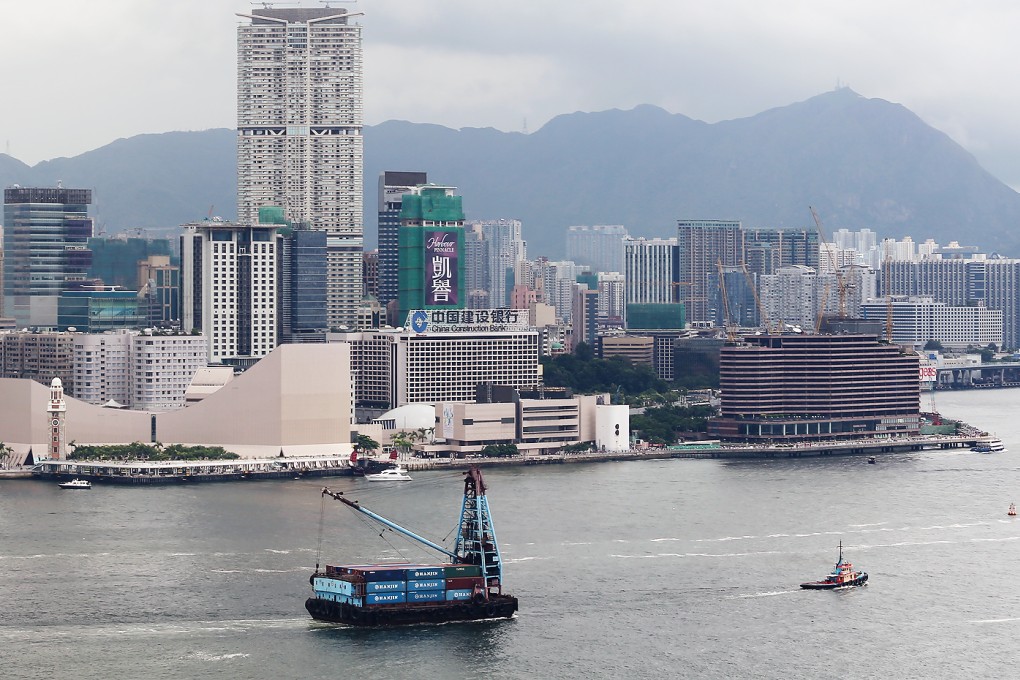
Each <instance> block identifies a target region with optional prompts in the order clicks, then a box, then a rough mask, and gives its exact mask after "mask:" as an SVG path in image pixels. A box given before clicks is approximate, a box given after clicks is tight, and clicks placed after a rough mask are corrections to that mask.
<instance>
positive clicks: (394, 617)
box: [305, 595, 517, 626]
mask: <svg viewBox="0 0 1020 680" xmlns="http://www.w3.org/2000/svg"><path fill="white" fill-rule="evenodd" d="M305 609H307V610H308V613H309V614H311V615H312V618H313V619H317V620H319V621H329V622H330V623H346V624H349V625H352V626H403V625H409V624H415V623H449V622H452V621H478V620H482V619H508V618H510V617H512V616H513V615H514V612H516V611H517V598H516V597H512V596H510V595H491V596H490V597H489V600H488V601H487V602H477V603H475V602H451V603H444V604H435V605H431V606H407V605H384V606H378V607H355V606H354V605H351V604H348V603H341V602H333V601H331V600H323V599H320V598H317V597H310V598H308V599H307V600H306V601H305Z"/></svg>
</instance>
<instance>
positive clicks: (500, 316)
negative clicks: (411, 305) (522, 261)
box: [407, 307, 529, 333]
mask: <svg viewBox="0 0 1020 680" xmlns="http://www.w3.org/2000/svg"><path fill="white" fill-rule="evenodd" d="M407 319H408V324H409V325H410V327H411V330H412V331H414V332H415V333H429V332H431V333H478V332H484V331H526V330H528V329H529V323H528V310H526V309H509V308H506V307H503V308H498V309H415V310H411V312H410V313H409V314H408V315H407Z"/></svg>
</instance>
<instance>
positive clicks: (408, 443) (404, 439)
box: [392, 430, 414, 455]
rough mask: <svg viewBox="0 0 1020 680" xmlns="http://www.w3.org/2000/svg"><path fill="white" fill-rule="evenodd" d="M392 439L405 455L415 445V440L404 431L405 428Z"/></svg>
mask: <svg viewBox="0 0 1020 680" xmlns="http://www.w3.org/2000/svg"><path fill="white" fill-rule="evenodd" d="M392 440H393V445H394V446H396V447H397V449H398V450H399V451H400V452H401V453H403V454H405V455H406V454H407V453H409V452H410V451H411V448H412V447H413V445H414V441H413V439H412V438H411V435H410V434H408V433H407V432H404V431H403V430H401V431H400V432H398V433H396V434H395V435H393V438H392Z"/></svg>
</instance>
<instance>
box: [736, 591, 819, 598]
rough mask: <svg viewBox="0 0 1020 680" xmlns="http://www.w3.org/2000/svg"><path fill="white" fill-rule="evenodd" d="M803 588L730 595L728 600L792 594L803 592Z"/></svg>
mask: <svg viewBox="0 0 1020 680" xmlns="http://www.w3.org/2000/svg"><path fill="white" fill-rule="evenodd" d="M801 592H803V591H802V590H773V591H769V592H765V593H745V594H743V595H730V596H728V597H726V598H725V599H727V600H749V599H752V598H757V597H775V596H776V595H792V594H794V593H801Z"/></svg>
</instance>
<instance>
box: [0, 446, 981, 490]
mask: <svg viewBox="0 0 1020 680" xmlns="http://www.w3.org/2000/svg"><path fill="white" fill-rule="evenodd" d="M992 439H994V438H993V437H991V436H988V435H985V434H983V433H982V434H969V435H959V436H957V435H933V436H920V437H897V438H882V439H858V440H849V441H838V442H837V441H831V442H804V443H798V444H779V445H775V446H761V445H739V444H719V445H712V446H704V445H699V444H698V443H696V442H692V443H690V444H689V445H688V446H686V447H684V446H681V447H677V448H652V449H630V450H627V451H603V452H588V453H555V452H553V453H543V454H532V453H529V454H528V455H518V456H506V457H473V458H440V457H436V458H411V457H406V458H403V459H401V460H400V461H399V462H400V464H401V465H402V466H404V467H405V468H406V469H407V470H410V471H413V472H416V471H423V470H450V469H466V468H469V467H471V466H472V465H479V466H485V467H498V466H509V465H566V464H573V463H605V462H619V461H632V460H665V459H670V458H689V459H728V460H754V459H776V458H806V457H814V456H875V457H876V458H878V457H881V456H883V455H891V454H896V453H906V452H910V451H921V450H925V449H929V450H932V449H942V450H951V449H970V448H973V447H974V446H978V445H980V444H985V443H987V442H990V441H991V440H992ZM372 462H373V464H374V465H376V466H377V467H383V466H385V465H387V464H388V463H389V462H390V461H388V460H384V459H377V460H374V461H372ZM354 475H355V470H354V468H352V467H351V465H350V463H349V458H348V457H347V456H339V455H334V454H324V455H319V456H294V457H277V458H242V459H238V460H201V461H76V460H46V461H43V462H41V463H38V464H37V465H36V466H35V467H34V468H32V470H31V471H28V470H18V471H10V473H9V474H6V475H2V476H0V479H23V478H27V477H34V478H36V479H47V480H56V481H64V480H68V479H74V478H78V479H87V480H89V481H92V482H98V483H101V484H133V485H168V484H185V483H198V482H242V481H253V480H259V479H295V478H297V479H301V478H308V477H349V476H354Z"/></svg>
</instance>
